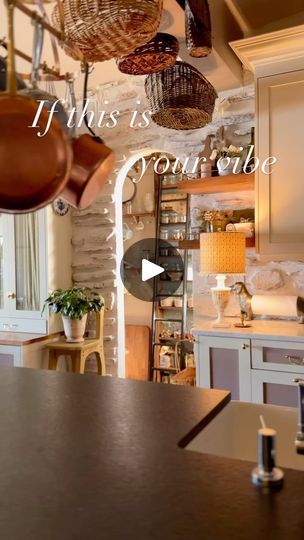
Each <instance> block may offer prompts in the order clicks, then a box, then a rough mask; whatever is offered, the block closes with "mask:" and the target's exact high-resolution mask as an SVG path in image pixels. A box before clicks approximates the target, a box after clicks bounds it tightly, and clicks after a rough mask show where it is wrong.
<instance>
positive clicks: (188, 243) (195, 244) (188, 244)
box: [178, 233, 255, 249]
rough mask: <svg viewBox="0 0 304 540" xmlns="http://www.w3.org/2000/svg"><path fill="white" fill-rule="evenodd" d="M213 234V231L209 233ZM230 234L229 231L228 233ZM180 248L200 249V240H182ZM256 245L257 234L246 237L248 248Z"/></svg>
mask: <svg viewBox="0 0 304 540" xmlns="http://www.w3.org/2000/svg"><path fill="white" fill-rule="evenodd" d="M209 234H212V233H209ZM227 234H228V233H227ZM178 247H179V249H199V248H200V241H199V240H180V241H179V244H178ZM250 247H255V236H253V237H252V238H246V248H250Z"/></svg>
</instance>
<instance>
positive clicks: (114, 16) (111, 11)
mask: <svg viewBox="0 0 304 540" xmlns="http://www.w3.org/2000/svg"><path fill="white" fill-rule="evenodd" d="M162 7H163V0H140V2H139V1H138V0H58V2H57V4H56V6H55V7H54V10H53V12H52V22H53V25H54V27H55V28H56V30H58V31H60V32H63V34H64V37H65V39H66V40H69V42H70V44H71V45H72V46H73V47H74V48H75V50H77V51H80V53H81V54H82V55H83V57H84V60H86V61H87V62H102V61H104V60H109V59H111V58H117V57H118V56H122V55H126V54H129V53H130V52H132V51H134V49H135V48H136V47H139V46H141V45H144V44H145V43H147V41H149V40H150V39H151V38H152V37H153V36H155V34H156V32H157V29H158V26H159V23H160V19H161V13H162ZM62 47H63V49H64V50H65V52H66V53H67V54H68V55H69V56H72V58H76V56H75V52H74V51H73V50H72V49H71V48H70V47H68V45H67V44H66V43H65V41H64V40H63V42H62Z"/></svg>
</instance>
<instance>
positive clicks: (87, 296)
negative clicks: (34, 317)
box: [42, 287, 104, 319]
mask: <svg viewBox="0 0 304 540" xmlns="http://www.w3.org/2000/svg"><path fill="white" fill-rule="evenodd" d="M103 305H104V301H103V299H102V298H101V297H100V296H99V294H98V293H97V292H96V291H93V290H91V289H87V288H86V289H81V288H78V287H72V288H71V289H67V290H64V289H56V290H55V291H53V292H52V293H51V294H50V296H49V297H48V298H47V299H46V300H45V301H44V306H43V310H42V313H43V312H44V310H45V309H46V308H47V307H48V308H49V309H51V310H52V311H53V312H54V313H61V314H62V315H65V316H66V317H70V319H82V317H83V316H84V315H86V314H87V313H90V312H92V311H95V312H98V311H100V310H101V308H102V307H103Z"/></svg>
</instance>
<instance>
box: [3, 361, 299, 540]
mask: <svg viewBox="0 0 304 540" xmlns="http://www.w3.org/2000/svg"><path fill="white" fill-rule="evenodd" d="M229 400H230V395H229V394H228V393H227V392H225V391H217V390H204V389H198V388H186V387H178V386H173V385H172V386H170V385H161V384H152V383H145V382H135V381H134V382H133V381H128V380H122V379H112V378H109V377H104V378H100V377H95V376H93V375H86V376H81V375H77V374H66V373H56V372H46V371H39V370H30V369H23V368H6V367H3V368H1V371H0V410H1V420H0V464H1V469H0V500H1V504H0V535H1V538H3V539H5V540H38V539H39V540H96V539H98V538H102V539H104V540H150V539H151V540H152V539H153V540H160V539H162V540H171V539H172V540H173V539H176V540H196V539H200V540H201V539H202V538H204V539H206V540H220V539H223V540H237V539H244V540H245V539H246V540H257V539H259V540H269V538H275V539H276V540H283V539H284V540H286V538H291V537H292V536H293V535H295V536H296V537H298V538H302V537H303V534H304V533H303V531H304V516H303V500H304V476H303V473H299V472H298V471H292V470H286V471H285V485H284V487H283V489H282V491H280V492H277V493H272V494H268V495H265V494H262V493H261V492H260V491H259V490H257V489H256V488H254V487H253V486H252V484H251V482H250V473H251V469H252V466H253V465H252V464H251V463H248V462H244V461H237V460H232V459H224V458H217V457H214V456H213V457H212V456H207V455H204V454H199V453H196V452H189V451H185V450H184V449H183V447H185V446H186V445H187V444H188V443H189V442H190V441H191V440H192V439H193V437H195V436H196V435H197V433H199V431H200V430H201V429H203V428H204V426H205V425H206V424H207V423H208V422H209V421H210V420H212V418H214V416H215V415H216V414H217V413H218V412H219V411H220V410H222V409H223V407H224V406H225V405H226V404H227V403H228V402H229ZM303 459H304V457H303Z"/></svg>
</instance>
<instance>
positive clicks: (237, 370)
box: [196, 336, 251, 401]
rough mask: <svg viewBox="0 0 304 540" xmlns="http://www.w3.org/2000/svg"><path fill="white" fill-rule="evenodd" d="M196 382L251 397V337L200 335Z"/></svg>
mask: <svg viewBox="0 0 304 540" xmlns="http://www.w3.org/2000/svg"><path fill="white" fill-rule="evenodd" d="M196 357H197V385H198V386H200V387H201V388H218V389H221V390H228V391H229V392H231V398H232V399H236V400H242V401H251V373H250V340H248V339H235V338H230V337H229V338H226V337H224V338H222V337H209V336H206V337H204V336H199V338H198V343H197V347H196Z"/></svg>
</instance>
